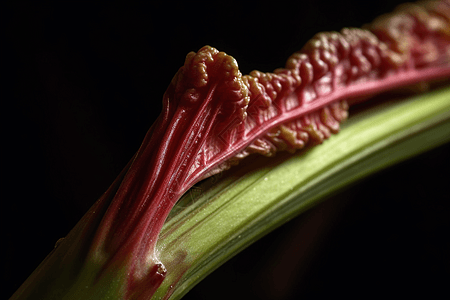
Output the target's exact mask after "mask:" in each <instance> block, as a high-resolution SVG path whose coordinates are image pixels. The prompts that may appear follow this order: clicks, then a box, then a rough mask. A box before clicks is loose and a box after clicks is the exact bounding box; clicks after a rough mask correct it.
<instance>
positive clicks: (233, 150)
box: [91, 1, 450, 297]
mask: <svg viewBox="0 0 450 300" xmlns="http://www.w3.org/2000/svg"><path fill="white" fill-rule="evenodd" d="M449 77H450V1H435V2H434V1H433V2H426V3H421V4H408V5H405V6H402V7H400V8H399V9H398V10H397V11H395V12H394V13H392V14H390V15H386V16H382V17H380V18H379V19H376V20H375V21H374V22H373V23H372V24H370V25H367V26H366V27H365V29H354V28H350V29H349V28H346V29H343V30H342V31H340V32H326V33H320V34H317V35H316V36H315V37H313V38H312V39H311V40H310V41H309V42H308V43H307V44H306V45H305V46H304V47H303V49H301V50H300V51H299V52H297V53H294V54H293V55H292V56H291V57H290V58H289V59H288V61H287V63H286V66H285V67H284V68H280V69H277V70H275V71H274V72H273V73H263V72H260V71H253V72H251V73H250V74H249V75H245V76H242V74H241V72H240V71H239V68H238V65H237V62H236V61H235V59H234V58H233V57H231V56H229V55H227V54H225V53H223V52H219V51H218V50H216V49H215V48H213V47H210V46H205V47H203V48H201V49H200V50H199V51H198V52H197V53H194V52H191V53H189V54H188V55H187V57H186V60H185V63H184V66H182V67H181V68H180V69H179V71H178V72H177V73H176V75H175V76H174V78H173V80H172V82H171V83H170V85H169V87H168V89H167V91H166V93H165V94H164V97H163V111H162V113H161V115H160V117H159V118H158V119H157V121H156V123H155V124H154V125H153V126H152V128H151V129H150V130H149V132H148V134H147V136H146V137H145V139H144V142H143V144H142V146H141V148H140V149H139V151H138V152H137V154H136V155H135V157H134V158H133V160H132V162H131V164H130V166H129V168H128V170H127V173H126V175H125V177H124V179H123V181H122V184H121V186H120V187H119V189H118V190H117V192H116V194H115V196H114V200H113V201H112V204H111V206H110V207H109V209H108V211H107V213H106V214H105V217H104V219H103V221H102V224H101V226H100V228H99V230H98V232H97V234H96V239H95V243H94V246H93V248H92V250H91V257H92V258H93V259H94V260H95V261H98V262H100V263H104V264H106V265H107V266H108V264H111V263H109V262H111V261H117V260H120V259H121V258H123V257H126V258H127V259H129V261H127V263H126V268H127V270H128V274H129V278H128V283H127V284H128V290H129V296H130V297H136V295H138V294H139V295H140V292H136V291H137V290H139V289H140V288H142V287H144V286H148V285H149V284H150V285H152V286H153V289H152V290H154V289H155V286H157V285H158V284H159V283H160V282H161V281H162V280H163V279H164V274H165V269H164V267H163V265H162V264H161V263H160V262H159V261H158V258H157V253H155V245H156V240H157V237H158V234H159V232H160V230H161V228H162V225H163V223H164V220H165V219H166V217H167V215H168V213H169V212H170V210H171V208H172V207H173V205H174V204H175V203H176V201H177V200H178V199H179V198H180V197H181V196H182V194H183V193H184V192H186V191H187V190H188V189H189V188H190V187H191V186H192V185H193V184H195V183H196V182H198V181H200V180H202V179H204V178H206V177H208V176H210V175H212V174H215V173H217V172H221V171H223V170H225V169H227V168H229V167H230V166H232V165H234V164H236V163H237V162H238V161H239V160H241V159H243V158H244V157H246V156H248V155H249V154H252V153H259V154H263V155H267V156H270V155H273V154H274V153H276V152H277V151H282V150H283V151H291V152H293V151H295V150H297V149H301V148H303V147H305V146H306V145H308V144H319V143H321V142H323V141H324V140H325V139H326V138H328V137H329V136H330V135H331V134H332V133H337V132H338V131H339V124H340V123H341V122H342V121H343V120H345V119H346V118H347V114H348V113H347V111H348V104H351V103H352V102H353V101H355V99H357V100H358V101H361V99H365V98H367V97H369V96H373V95H375V94H378V93H381V92H384V91H387V90H390V89H395V88H398V87H402V86H407V85H413V84H418V83H422V82H428V81H432V80H435V79H443V78H444V79H445V78H449ZM107 266H106V267H105V270H108V267H107ZM155 266H156V267H155ZM154 270H157V271H154ZM147 290H148V289H147ZM151 293H152V292H150V294H151ZM144 294H145V295H146V297H147V296H148V293H144ZM142 297H143V296H142Z"/></svg>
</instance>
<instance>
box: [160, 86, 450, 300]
mask: <svg viewBox="0 0 450 300" xmlns="http://www.w3.org/2000/svg"><path fill="white" fill-rule="evenodd" d="M449 140H450V87H447V88H443V89H439V90H435V91H432V92H429V93H426V94H423V95H418V96H414V97H411V98H409V99H406V100H396V101H391V102H389V103H384V104H381V105H377V106H373V107H369V108H367V109H364V110H362V111H360V112H358V113H356V114H353V115H351V116H350V119H349V120H348V121H347V122H345V123H344V124H343V126H342V131H341V132H340V133H339V134H337V135H334V136H332V137H331V138H330V139H329V140H327V141H325V142H324V143H323V144H322V145H320V146H317V147H314V148H311V149H308V150H306V151H302V152H298V153H297V154H295V155H289V154H279V155H277V157H275V158H270V159H268V158H264V157H256V156H255V157H253V158H250V160H249V161H247V162H243V163H242V165H241V166H238V167H235V168H233V169H231V170H229V171H228V172H226V173H224V174H223V175H219V176H215V177H214V178H211V179H209V180H207V181H205V182H203V183H202V184H201V185H199V186H198V187H195V188H193V189H191V191H189V192H188V193H187V194H186V195H185V196H184V197H183V199H182V200H180V202H179V203H178V204H177V206H176V207H175V208H174V209H173V211H172V213H171V216H170V217H169V219H168V220H167V221H166V223H165V225H164V228H163V230H162V232H161V235H160V239H159V241H158V245H157V249H158V252H159V254H160V258H161V261H162V262H163V263H164V265H165V266H166V267H167V271H168V272H167V277H166V279H165V280H164V282H163V283H162V285H161V286H160V288H159V289H158V290H157V292H156V294H155V295H154V297H153V299H167V298H168V297H169V296H170V299H180V298H181V297H182V296H183V295H184V294H186V293H187V292H188V291H189V290H190V289H191V288H192V287H193V286H194V285H196V284H197V283H198V282H199V281H200V280H202V279H203V278H204V277H205V276H207V275H208V274H209V273H211V272H212V271H213V270H215V269H216V268H217V267H219V266H220V265H221V264H223V263H224V262H225V261H227V260H228V259H229V258H231V257H232V256H234V255H236V254H237V253H238V252H239V251H241V250H242V249H244V248H245V247H247V246H248V245H249V244H251V243H252V242H254V241H255V240H257V239H258V238H260V237H262V236H263V235H265V234H266V233H268V232H270V231H271V230H273V229H275V228H277V227H278V226H280V225H281V224H283V223H285V222H287V221H288V220H290V219H291V218H293V217H295V216H297V215H298V214H300V213H302V212H304V211H305V210H307V209H309V208H311V207H312V206H314V205H317V204H318V203H320V202H321V201H322V200H323V199H324V198H325V197H326V196H327V195H329V194H331V193H333V192H335V191H337V190H339V189H341V188H343V187H344V186H347V185H349V184H351V183H354V182H355V181H357V180H359V179H361V178H363V177H365V176H367V175H369V174H371V173H374V172H376V171H378V170H381V169H383V168H386V167H388V166H390V165H393V164H395V163H398V162H400V161H403V160H405V159H407V158H409V157H412V156H414V155H417V154H419V153H422V152H424V151H427V150H430V149H432V148H434V147H437V146H439V145H441V144H444V143H446V142H448V141H449Z"/></svg>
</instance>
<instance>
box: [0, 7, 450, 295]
mask: <svg viewBox="0 0 450 300" xmlns="http://www.w3.org/2000/svg"><path fill="white" fill-rule="evenodd" d="M400 2H401V1H388V0H386V1H347V0H344V1H330V2H324V1H295V2H293V1H273V2H264V1H258V2H251V1H248V2H245V3H244V4H243V1H226V2H225V1H216V2H214V3H212V2H192V1H189V2H182V1H141V2H138V3H134V2H124V3H121V2H117V1H103V2H100V1H96V2H91V3H88V4H80V2H67V1H59V2H55V3H54V2H49V1H40V2H39V3H35V1H28V2H27V1H21V2H18V1H10V2H9V3H8V4H7V7H6V9H2V16H1V20H2V21H1V30H2V36H3V38H2V40H3V42H2V48H3V49H2V52H3V55H2V58H1V61H2V73H4V74H3V75H4V76H5V75H6V76H5V78H4V79H3V82H2V86H3V87H2V94H3V96H1V98H2V101H1V102H2V108H1V112H2V120H3V126H2V153H3V155H2V166H3V176H2V177H3V179H2V200H1V201H2V202H1V203H2V209H1V214H2V218H1V222H2V223H1V237H2V248H3V250H4V251H3V255H4V256H3V263H2V266H1V276H2V278H1V282H2V286H3V287H2V289H1V293H2V295H0V298H5V297H6V298H8V297H9V296H10V295H11V294H12V293H13V292H14V291H15V290H16V289H17V288H18V287H19V285H20V284H21V283H22V282H23V281H24V280H25V279H26V277H27V276H28V275H29V274H30V273H31V272H32V270H34V269H35V268H36V266H37V265H38V264H39V263H40V262H41V261H42V259H43V258H44V257H45V256H46V255H47V254H48V253H49V252H50V251H51V249H52V248H53V246H54V244H55V242H56V241H57V240H58V238H60V237H63V236H65V235H66V234H67V232H68V231H69V230H70V229H71V228H72V227H73V226H74V224H75V223H76V222H77V221H78V220H79V219H80V218H81V216H82V215H83V214H84V213H85V212H86V211H87V210H88V208H89V207H90V206H91V205H92V204H93V203H94V202H95V200H96V199H97V198H98V197H99V196H100V195H101V194H102V193H103V192H104V191H105V190H106V189H107V187H108V186H109V184H110V183H111V182H112V181H113V179H114V178H115V177H116V176H117V175H118V173H119V172H120V170H121V169H122V168H123V167H124V166H125V164H126V163H127V162H128V160H129V158H130V157H131V156H132V155H133V153H134V152H135V151H136V150H137V148H138V146H139V144H140V142H141V140H142V138H143V136H144V134H145V132H146V130H147V129H148V128H149V127H150V125H151V124H152V122H153V120H154V118H155V117H156V116H157V114H158V113H159V111H160V109H161V105H160V103H161V98H162V94H163V93H164V91H165V89H166V87H167V86H168V84H169V82H170V80H171V78H172V76H173V75H174V74H175V72H176V71H177V69H178V68H179V67H180V66H181V65H182V64H183V62H184V57H185V55H186V54H187V53H188V52H189V51H197V50H198V49H199V48H201V47H202V46H203V45H205V44H209V45H211V46H214V47H216V48H218V49H219V50H221V51H225V52H227V53H228V54H230V55H232V56H234V57H235V58H236V59H237V61H238V63H239V65H240V68H241V71H242V73H243V74H246V73H248V72H250V71H251V70H253V69H259V70H261V71H272V70H273V69H275V68H277V67H281V66H284V62H285V61H286V59H287V57H288V56H289V55H290V54H291V53H293V52H294V51H296V50H298V49H300V48H301V47H302V45H303V44H304V43H305V42H306V41H307V40H308V39H309V38H311V37H312V36H313V35H314V34H315V33H317V32H320V31H326V30H340V29H341V28H343V27H346V26H350V27H359V26H361V25H362V24H364V23H366V22H370V21H371V20H372V19H373V18H374V17H376V16H377V15H379V14H381V13H384V12H389V11H391V10H392V9H393V8H394V7H395V6H396V4H398V3H400ZM61 3H64V4H61ZM448 150H449V146H444V147H441V148H439V149H437V150H434V151H432V152H429V153H428V154H426V155H422V156H419V157H418V158H415V159H413V160H411V161H409V162H407V163H403V164H400V165H399V166H396V167H394V168H391V169H389V170H387V171H384V172H381V173H379V174H377V175H375V176H372V177H370V178H369V179H368V180H365V181H363V182H361V183H359V184H358V185H356V186H353V187H352V188H351V189H349V190H347V191H345V192H343V193H341V194H339V195H338V196H336V197H334V198H333V199H331V200H330V201H328V202H326V203H325V204H323V205H320V206H319V207H318V208H317V209H314V210H312V211H310V212H309V213H307V214H305V215H303V216H302V217H300V218H298V219H296V220H295V221H293V222H291V223H288V224H287V225H286V226H284V227H282V228H281V229H280V230H277V231H275V232H274V233H272V234H270V235H269V236H268V237H267V238H265V239H263V240H261V241H260V242H258V243H256V244H254V245H253V246H251V247H250V248H249V249H248V250H246V251H244V252H243V253H242V254H241V255H239V256H237V257H236V258H234V259H232V260H231V261H230V263H228V264H226V265H224V266H223V267H222V268H221V269H219V270H218V271H217V272H215V273H213V274H212V275H211V276H209V277H208V278H207V279H205V281H204V282H203V283H201V284H199V285H198V286H197V287H196V288H195V289H194V290H193V291H192V292H191V293H190V294H188V296H187V298H189V297H191V298H192V299H211V298H212V299H230V298H233V299H297V298H300V297H301V298H303V299H309V298H318V297H325V296H327V297H329V296H345V297H347V296H354V297H358V298H360V297H361V298H365V297H366V296H369V295H378V296H384V295H392V293H394V294H396V295H399V296H407V295H416V294H417V293H418V292H419V291H420V292H425V293H435V292H446V293H447V294H448V291H446V290H445V289H444V286H445V285H446V284H447V283H448V281H447V280H446V279H448V277H449V275H450V262H449V258H448V253H449V250H450V244H449V239H448V230H449V229H450V226H449V225H450V224H449V221H448V220H449V213H450V209H449V204H448V200H449V196H448V192H447V187H448V178H449V177H448V169H449V159H448ZM326 220H331V221H328V222H327V221H326ZM305 241H306V242H305ZM283 266H284V267H283ZM428 295H429V294H428Z"/></svg>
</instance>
